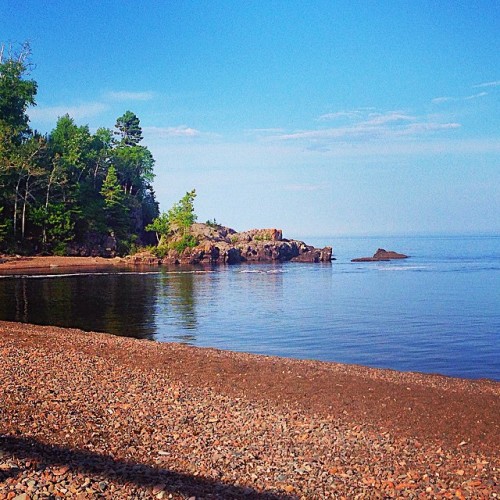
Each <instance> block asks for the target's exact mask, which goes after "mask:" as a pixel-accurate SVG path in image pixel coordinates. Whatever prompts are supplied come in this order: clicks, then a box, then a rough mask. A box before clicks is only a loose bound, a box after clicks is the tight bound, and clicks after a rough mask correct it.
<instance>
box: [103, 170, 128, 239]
mask: <svg viewBox="0 0 500 500" xmlns="http://www.w3.org/2000/svg"><path fill="white" fill-rule="evenodd" d="M101 195H102V197H103V198H104V212H105V214H106V222H107V223H108V227H109V229H110V230H111V231H114V232H116V234H117V235H119V236H124V235H125V234H126V232H127V230H126V228H127V225H128V214H127V212H128V210H127V207H126V205H125V193H124V192H123V191H122V188H121V186H120V183H119V182H118V176H117V175H116V169H115V167H114V166H113V165H111V166H110V167H109V170H108V174H107V175H106V179H104V182H103V184H102V188H101Z"/></svg>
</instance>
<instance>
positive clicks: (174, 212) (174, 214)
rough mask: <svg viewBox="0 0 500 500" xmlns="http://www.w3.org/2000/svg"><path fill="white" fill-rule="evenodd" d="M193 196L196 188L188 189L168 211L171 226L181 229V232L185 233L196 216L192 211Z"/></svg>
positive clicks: (194, 196)
mask: <svg viewBox="0 0 500 500" xmlns="http://www.w3.org/2000/svg"><path fill="white" fill-rule="evenodd" d="M195 198H196V190H195V189H193V190H192V191H188V192H187V193H186V194H185V195H184V196H183V197H182V198H181V199H180V200H179V201H178V202H177V203H175V204H174V206H173V207H172V208H171V209H170V210H169V212H168V213H169V219H170V223H171V224H172V226H174V227H176V228H179V229H181V230H182V232H183V234H186V233H187V231H188V229H189V228H190V227H191V226H192V225H193V224H194V222H195V221H196V219H197V218H198V217H197V215H196V214H195V213H194V199H195Z"/></svg>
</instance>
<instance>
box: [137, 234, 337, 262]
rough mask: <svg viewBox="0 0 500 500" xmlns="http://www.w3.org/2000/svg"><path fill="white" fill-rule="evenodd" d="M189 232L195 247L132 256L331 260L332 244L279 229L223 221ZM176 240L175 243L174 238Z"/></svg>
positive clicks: (191, 259)
mask: <svg viewBox="0 0 500 500" xmlns="http://www.w3.org/2000/svg"><path fill="white" fill-rule="evenodd" d="M190 234H191V236H192V237H193V238H195V239H196V240H197V241H198V244H197V245H196V246H195V247H194V248H186V249H185V250H184V251H182V252H179V251H177V250H173V249H171V250H166V251H165V255H164V256H162V257H161V258H160V257H154V256H153V255H152V254H150V253H147V254H144V253H142V254H136V255H134V256H132V257H129V259H130V260H132V262H134V263H137V264H139V263H148V264H150V263H158V264H219V263H220V264H238V263H241V262H286V261H295V262H330V261H331V260H332V248H331V247H325V248H321V249H319V248H314V247H313V246H310V245H306V244H305V243H304V242H303V241H297V240H288V239H284V238H283V233H282V231H281V230H280V229H252V230H250V231H244V232H241V233H238V232H236V231H235V230H234V229H231V228H228V227H224V226H220V225H208V224H193V226H192V227H191V231H190ZM173 242H174V243H175V238H174V240H173ZM165 243H167V242H165ZM170 243H172V240H170ZM165 246H166V245H165ZM171 246H172V245H171Z"/></svg>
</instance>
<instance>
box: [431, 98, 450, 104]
mask: <svg viewBox="0 0 500 500" xmlns="http://www.w3.org/2000/svg"><path fill="white" fill-rule="evenodd" d="M450 101H456V98H454V97H435V98H434V99H432V100H431V102H432V104H441V103H443V102H450Z"/></svg>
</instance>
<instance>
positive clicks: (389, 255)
mask: <svg viewBox="0 0 500 500" xmlns="http://www.w3.org/2000/svg"><path fill="white" fill-rule="evenodd" d="M407 258H408V255H405V254H403V253H397V252H393V251H392V250H384V249H383V248H379V249H378V250H377V251H376V252H375V253H374V254H373V257H359V258H357V259H352V260H351V262H380V261H387V260H395V259H407Z"/></svg>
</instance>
